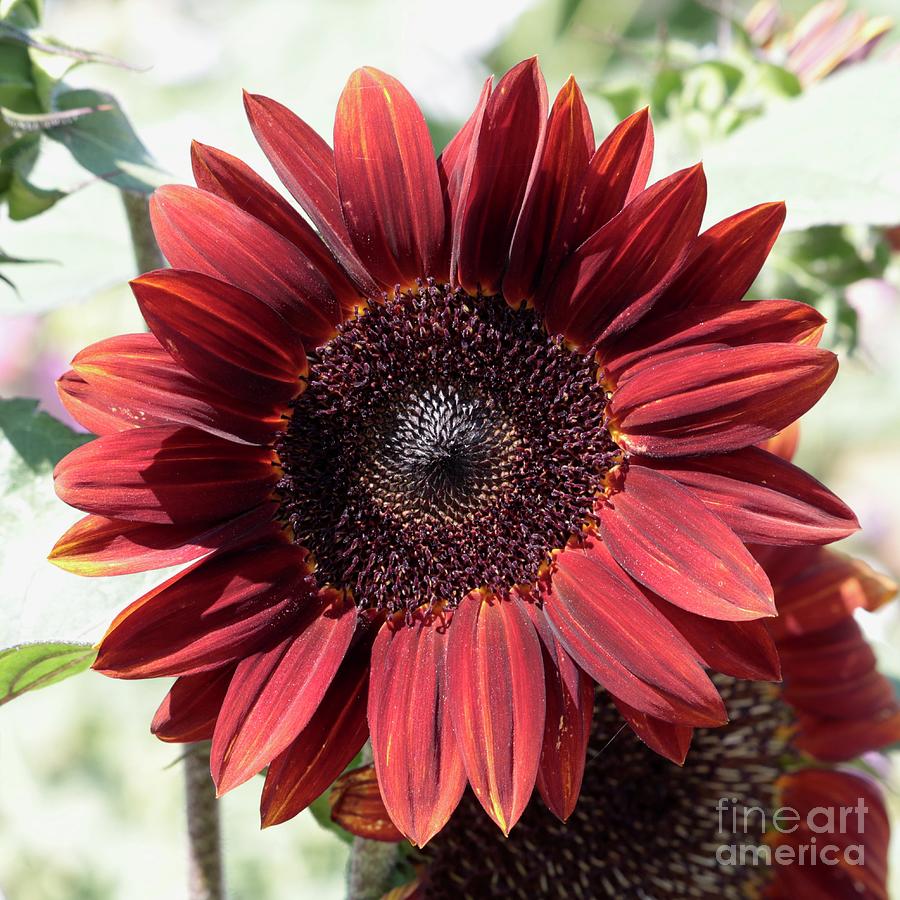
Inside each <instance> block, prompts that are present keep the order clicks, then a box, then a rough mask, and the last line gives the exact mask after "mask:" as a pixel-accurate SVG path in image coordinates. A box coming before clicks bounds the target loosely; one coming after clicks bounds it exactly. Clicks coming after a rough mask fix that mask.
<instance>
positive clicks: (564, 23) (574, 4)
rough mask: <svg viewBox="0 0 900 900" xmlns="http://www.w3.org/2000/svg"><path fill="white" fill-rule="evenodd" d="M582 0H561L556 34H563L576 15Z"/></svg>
mask: <svg viewBox="0 0 900 900" xmlns="http://www.w3.org/2000/svg"><path fill="white" fill-rule="evenodd" d="M581 3H582V0H562V2H561V3H560V9H559V19H558V21H557V24H556V33H557V35H560V34H563V32H565V31H566V30H567V29H568V28H569V26H570V25H571V24H572V20H573V19H574V18H575V16H576V15H578V9H579V7H580V6H581Z"/></svg>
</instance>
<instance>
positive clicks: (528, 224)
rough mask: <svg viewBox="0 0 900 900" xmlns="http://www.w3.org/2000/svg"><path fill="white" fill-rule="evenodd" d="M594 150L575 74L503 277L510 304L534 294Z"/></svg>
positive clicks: (555, 112) (551, 128)
mask: <svg viewBox="0 0 900 900" xmlns="http://www.w3.org/2000/svg"><path fill="white" fill-rule="evenodd" d="M593 151H594V131H593V128H592V127H591V116H590V113H589V112H588V108H587V105H586V104H585V102H584V97H583V96H582V94H581V91H580V90H579V88H578V85H577V84H576V83H575V79H574V77H570V78H569V80H568V81H567V82H566V84H565V85H564V87H563V89H562V90H561V91H560V92H559V95H558V96H557V98H556V102H555V103H554V104H553V109H552V110H551V111H550V121H549V123H548V126H547V138H546V140H545V141H544V144H543V147H542V149H541V153H540V157H539V160H538V167H537V169H536V171H535V175H534V178H533V179H532V180H531V183H530V184H529V187H528V193H527V194H526V196H525V202H524V203H523V204H522V212H521V214H520V215H519V220H518V222H517V223H516V231H515V234H514V236H513V241H512V247H511V248H510V251H509V268H508V269H507V272H506V275H505V276H504V278H503V296H504V297H505V298H506V302H507V303H510V304H511V305H513V306H518V305H519V303H521V302H522V301H523V300H526V299H528V298H530V297H531V296H532V295H533V294H534V292H535V290H536V288H537V286H538V283H539V281H540V277H541V269H542V266H543V263H544V260H545V258H546V256H547V253H548V248H549V246H550V244H551V242H552V241H553V240H555V239H556V235H557V234H558V231H559V226H560V222H561V219H562V214H563V211H564V210H565V209H566V206H567V204H568V203H569V200H570V198H571V197H573V196H574V194H575V191H576V189H577V188H578V186H579V183H580V181H581V177H582V174H583V172H584V169H585V167H586V166H587V163H588V160H589V159H590V156H591V154H592V153H593Z"/></svg>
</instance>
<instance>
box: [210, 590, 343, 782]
mask: <svg viewBox="0 0 900 900" xmlns="http://www.w3.org/2000/svg"><path fill="white" fill-rule="evenodd" d="M298 615H299V621H297V622H295V623H294V626H293V628H292V632H293V633H292V635H291V636H290V637H287V638H285V639H283V640H282V641H280V642H279V643H278V644H277V645H275V646H274V647H272V648H271V649H268V650H261V651H260V652H258V653H255V654H253V655H252V656H246V657H244V659H242V660H241V662H239V663H238V667H237V669H236V670H235V673H234V678H233V679H232V681H231V684H230V685H229V688H228V693H227V694H226V696H225V702H224V703H223V705H222V711H221V713H220V714H219V719H218V721H217V722H216V730H215V734H214V735H213V742H212V750H211V753H210V769H211V771H212V776H213V781H214V782H215V783H216V790H217V792H218V793H219V795H221V794H224V793H225V792H226V791H230V790H231V789H232V788H235V787H237V786H238V785H239V784H243V783H244V782H245V781H247V779H248V778H252V777H253V776H254V775H255V774H256V773H257V772H259V771H260V770H261V769H262V768H263V767H264V766H266V765H268V764H269V763H270V762H271V761H272V760H273V759H274V758H275V757H276V756H278V755H279V754H280V753H281V752H282V751H283V750H284V749H286V748H287V747H288V745H289V744H290V743H291V742H292V741H293V740H294V739H295V738H296V737H297V736H298V735H299V734H300V732H301V731H303V729H304V728H306V726H307V725H308V724H309V722H310V720H311V719H312V717H313V715H314V714H315V712H316V710H317V709H318V707H319V705H320V703H321V702H322V698H323V697H324V696H325V693H326V691H327V690H328V687H329V685H330V684H331V682H332V681H333V679H334V676H335V674H336V673H337V671H338V668H339V666H340V664H341V661H342V660H343V658H344V656H345V654H346V652H347V648H348V647H349V646H350V640H351V638H352V637H353V632H354V630H355V628H356V618H357V615H356V607H355V606H354V605H353V604H352V603H349V602H346V601H345V599H344V598H343V597H342V596H340V595H338V594H337V592H336V591H332V590H330V589H327V590H323V591H320V593H319V595H318V597H310V598H308V599H306V600H305V601H304V602H303V603H302V604H301V606H300V607H299V609H298Z"/></svg>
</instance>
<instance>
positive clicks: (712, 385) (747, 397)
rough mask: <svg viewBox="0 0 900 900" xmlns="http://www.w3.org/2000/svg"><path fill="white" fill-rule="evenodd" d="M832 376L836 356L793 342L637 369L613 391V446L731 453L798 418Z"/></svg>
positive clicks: (663, 452)
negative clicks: (614, 432)
mask: <svg viewBox="0 0 900 900" xmlns="http://www.w3.org/2000/svg"><path fill="white" fill-rule="evenodd" d="M836 374H837V357H836V356H835V355H834V354H833V353H830V352H829V351H827V350H819V349H817V348H814V347H803V346H797V345H795V344H755V345H752V346H748V347H728V348H725V349H715V350H707V351H705V352H701V353H698V354H697V355H696V356H693V357H689V358H685V357H682V358H679V359H673V360H668V361H664V362H661V363H659V364H658V365H650V366H647V367H642V368H641V370H640V371H639V372H636V373H635V374H634V375H633V376H632V377H631V378H629V379H628V381H626V382H625V383H624V384H623V385H621V386H620V387H619V388H618V389H617V390H615V391H614V392H613V397H612V400H611V402H610V405H609V414H610V417H611V420H612V427H613V429H614V431H616V442H617V443H618V444H619V445H620V446H622V447H624V448H625V449H626V450H628V451H630V452H631V453H640V454H644V455H648V456H691V455H698V454H707V453H724V452H727V451H729V450H738V449H740V448H742V447H747V446H749V445H750V444H755V443H757V442H758V441H761V440H764V439H765V438H768V437H771V436H772V435H773V434H775V433H776V432H777V431H779V430H781V429H782V428H784V427H785V426H786V425H788V424H789V423H790V422H793V421H794V419H797V418H799V417H800V416H801V415H803V413H805V412H806V411H807V410H808V409H809V408H810V407H811V406H813V405H814V404H815V403H816V401H818V399H819V398H820V397H821V396H822V394H824V393H825V391H826V390H827V389H828V386H829V385H830V384H831V382H832V381H833V380H834V376H835V375H836Z"/></svg>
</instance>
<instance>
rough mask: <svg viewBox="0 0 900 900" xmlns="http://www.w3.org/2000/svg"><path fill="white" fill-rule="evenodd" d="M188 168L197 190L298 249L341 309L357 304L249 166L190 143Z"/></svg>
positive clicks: (324, 252) (309, 233) (329, 261)
mask: <svg viewBox="0 0 900 900" xmlns="http://www.w3.org/2000/svg"><path fill="white" fill-rule="evenodd" d="M191 167H192V169H193V172H194V180H195V181H196V182H197V187H198V188H201V189H202V190H204V191H209V192H210V193H211V194H216V196H218V197H221V198H222V199H223V200H228V201H229V202H230V203H233V204H234V205H235V206H239V207H240V208H241V209H242V210H244V212H248V213H250V215H251V216H254V217H256V218H257V219H259V220H260V222H264V223H265V224H266V225H268V226H269V227H270V228H274V229H275V231H277V232H278V233H279V234H280V235H282V236H284V237H286V238H287V239H288V240H289V241H290V242H291V243H292V244H294V245H295V246H297V247H299V248H300V251H301V252H302V253H303V255H304V256H306V257H307V258H308V259H309V260H310V261H311V262H312V263H313V264H314V265H315V267H316V268H317V269H318V270H319V272H321V273H322V275H323V276H324V278H325V280H326V281H327V282H328V284H329V285H330V286H331V289H332V290H333V291H334V295H335V296H336V297H337V299H338V301H339V302H340V304H341V308H342V309H344V310H347V311H350V310H352V309H354V308H355V307H356V306H357V305H358V304H359V302H360V299H361V297H362V292H361V291H360V290H359V288H358V287H357V286H356V285H355V284H354V283H353V281H352V280H351V279H350V277H349V276H348V275H347V273H346V272H345V271H344V270H343V268H341V266H340V265H339V264H338V262H337V261H336V260H335V258H334V257H333V256H332V255H331V252H330V251H329V249H328V248H327V247H326V246H325V244H323V243H322V240H321V238H320V237H319V236H318V235H317V234H316V233H315V231H313V229H312V228H311V227H310V226H309V225H308V224H307V222H306V219H304V218H303V217H302V216H301V215H300V214H299V213H297V212H296V211H295V210H294V208H293V207H292V206H291V205H290V203H288V201H287V200H285V199H284V197H282V196H281V194H279V193H278V191H276V190H275V188H273V187H272V186H271V185H270V184H268V183H267V182H266V181H264V180H263V179H262V178H260V176H259V175H257V174H256V172H254V171H253V169H251V168H250V166H248V165H247V164H246V163H245V162H242V161H241V160H239V159H238V158H237V157H235V156H231V155H230V154H228V153H225V152H224V151H223V150H217V149H216V148H215V147H209V146H207V145H206V144H201V143H200V142H199V141H193V142H192V143H191Z"/></svg>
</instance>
